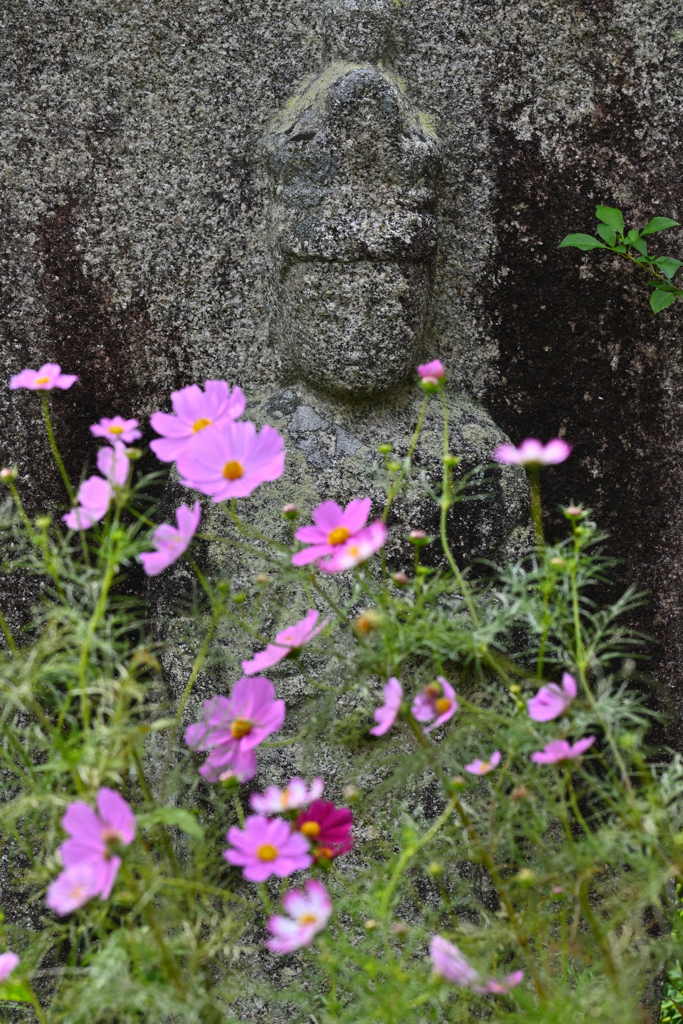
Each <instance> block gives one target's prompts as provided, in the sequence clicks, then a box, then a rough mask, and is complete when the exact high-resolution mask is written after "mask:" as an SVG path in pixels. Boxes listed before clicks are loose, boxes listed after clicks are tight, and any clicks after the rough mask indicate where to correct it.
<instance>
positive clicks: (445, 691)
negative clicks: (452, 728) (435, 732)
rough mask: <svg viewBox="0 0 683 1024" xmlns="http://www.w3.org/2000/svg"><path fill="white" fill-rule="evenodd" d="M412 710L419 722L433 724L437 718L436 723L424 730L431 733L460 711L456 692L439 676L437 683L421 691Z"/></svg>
mask: <svg viewBox="0 0 683 1024" xmlns="http://www.w3.org/2000/svg"><path fill="white" fill-rule="evenodd" d="M410 710H411V712H412V715H413V718H416V719H417V720H418V722H432V719H433V718H436V721H435V722H432V724H431V725H428V726H427V728H426V729H425V730H424V731H425V732H431V731H432V729H437V728H438V727H439V726H440V725H443V724H444V722H447V721H448V719H449V718H452V717H453V715H454V714H455V712H456V711H457V710H458V702H457V700H456V699H455V690H454V689H453V687H452V686H451V684H450V683H449V682H447V680H445V679H444V677H443V676H437V677H436V682H435V683H430V684H429V686H425V688H424V690H420V692H419V693H418V695H417V696H416V697H415V700H414V701H413V706H412V707H411V709H410Z"/></svg>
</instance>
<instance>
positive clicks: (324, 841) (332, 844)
mask: <svg viewBox="0 0 683 1024" xmlns="http://www.w3.org/2000/svg"><path fill="white" fill-rule="evenodd" d="M352 825H353V815H352V814H351V811H350V810H349V809H348V807H335V806H334V804H333V803H332V802H331V801H330V800H314V801H313V803H312V804H311V806H310V807H309V808H308V810H307V811H304V812H303V814H300V815H299V817H298V818H297V819H296V828H297V830H298V831H299V832H303V834H304V835H305V836H306V838H307V839H310V841H311V842H312V843H314V844H315V851H314V856H315V857H316V858H318V857H326V858H327V859H328V860H333V859H334V858H335V857H340V856H341V855H342V854H343V853H348V852H349V850H352V849H353V845H354V841H353V837H352V835H351V827H352Z"/></svg>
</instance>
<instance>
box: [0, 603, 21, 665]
mask: <svg viewBox="0 0 683 1024" xmlns="http://www.w3.org/2000/svg"><path fill="white" fill-rule="evenodd" d="M0 629H1V630H2V632H3V635H4V637H5V640H6V641H7V646H8V647H9V649H10V653H11V654H12V656H14V655H15V654H16V653H17V645H16V641H15V639H14V637H13V636H12V631H11V629H10V628H9V624H8V622H7V619H6V618H5V616H4V615H3V612H2V609H1V608H0Z"/></svg>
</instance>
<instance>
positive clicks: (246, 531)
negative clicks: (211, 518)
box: [223, 498, 291, 553]
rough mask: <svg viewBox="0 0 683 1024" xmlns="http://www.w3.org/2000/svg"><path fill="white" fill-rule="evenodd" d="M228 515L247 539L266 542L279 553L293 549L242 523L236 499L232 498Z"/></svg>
mask: <svg viewBox="0 0 683 1024" xmlns="http://www.w3.org/2000/svg"><path fill="white" fill-rule="evenodd" d="M223 507H224V508H225V509H226V511H228V508H227V506H226V505H224V506H223ZM228 514H229V515H230V518H231V519H232V521H233V523H234V524H235V526H236V527H237V529H238V530H239V531H240V533H241V534H243V535H244V536H245V537H252V538H253V539H254V540H261V541H263V542H264V544H269V545H270V546H271V547H274V548H277V549H278V551H286V552H287V553H289V552H290V550H291V548H290V547H289V545H287V544H281V543H280V542H279V541H277V540H273V538H272V537H269V536H268V535H267V534H265V533H261V531H260V530H257V529H255V527H253V526H246V525H245V524H244V523H243V522H242V520H241V519H240V517H239V516H238V515H237V501H236V500H235V498H232V499H231V500H230V508H229V511H228Z"/></svg>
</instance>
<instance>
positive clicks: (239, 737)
mask: <svg viewBox="0 0 683 1024" xmlns="http://www.w3.org/2000/svg"><path fill="white" fill-rule="evenodd" d="M284 720H285V702H284V701H283V700H275V687H274V686H273V684H272V683H271V681H270V680H269V679H264V678H263V677H262V676H255V677H254V678H252V679H245V678H242V679H238V680H237V682H236V683H235V685H234V687H233V689H232V693H231V694H230V696H229V697H222V696H218V697H212V698H211V700H207V701H206V703H205V704H204V721H203V722H197V723H196V724H195V725H191V726H190V727H189V728H188V730H187V732H186V733H185V742H186V743H187V745H188V746H189V747H191V748H192V750H210V751H211V753H210V754H209V756H208V757H207V759H206V761H205V762H204V764H203V765H202V767H201V768H200V769H199V774H200V775H203V776H204V777H205V778H207V779H208V780H209V781H210V782H216V781H218V780H219V779H220V778H221V777H224V778H230V777H233V776H234V777H235V778H237V780H238V781H239V782H248V781H249V780H250V779H253V777H254V775H255V774H256V758H255V756H254V753H253V749H254V747H256V746H257V745H258V744H259V743H262V742H263V740H265V739H266V737H268V736H270V734H271V733H272V732H277V730H278V729H280V728H281V727H282V723H283V722H284ZM252 769H253V770H252ZM226 772H227V773H228V774H226Z"/></svg>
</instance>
